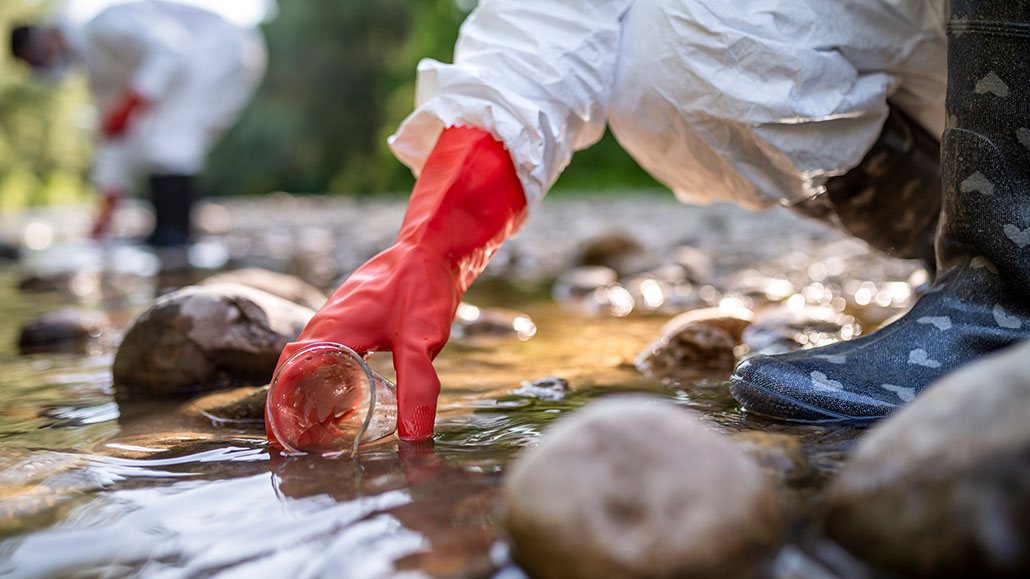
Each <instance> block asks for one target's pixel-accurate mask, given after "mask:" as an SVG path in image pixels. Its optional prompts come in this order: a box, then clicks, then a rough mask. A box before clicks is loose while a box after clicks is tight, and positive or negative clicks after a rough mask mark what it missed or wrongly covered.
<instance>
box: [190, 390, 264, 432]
mask: <svg viewBox="0 0 1030 579" xmlns="http://www.w3.org/2000/svg"><path fill="white" fill-rule="evenodd" d="M267 398H268V386H262V387H260V388H237V389H235V390H231V391H228V392H217V393H214V394H209V395H207V396H204V397H203V398H200V399H199V400H196V401H195V402H193V403H191V407H193V408H194V409H195V410H196V411H197V412H199V413H200V414H201V415H203V416H205V417H206V418H208V419H210V420H211V421H212V422H214V423H216V424H238V425H252V424H258V423H260V424H264V422H265V401H266V399H267Z"/></svg>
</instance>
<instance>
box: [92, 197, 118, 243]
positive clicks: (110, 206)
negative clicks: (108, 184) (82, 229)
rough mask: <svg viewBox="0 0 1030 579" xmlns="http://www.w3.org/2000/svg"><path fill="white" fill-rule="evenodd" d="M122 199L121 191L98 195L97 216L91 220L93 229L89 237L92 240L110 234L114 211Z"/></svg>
mask: <svg viewBox="0 0 1030 579" xmlns="http://www.w3.org/2000/svg"><path fill="white" fill-rule="evenodd" d="M121 199H122V193H121V191H117V190H108V191H103V192H101V193H100V202H99V203H98V205H97V215H96V217H94V218H93V229H92V230H91V231H90V237H92V238H93V239H98V240H99V239H104V238H105V237H107V235H108V234H109V233H110V232H111V222H112V219H113V217H114V212H115V209H117V208H118V203H119V202H120V201H121Z"/></svg>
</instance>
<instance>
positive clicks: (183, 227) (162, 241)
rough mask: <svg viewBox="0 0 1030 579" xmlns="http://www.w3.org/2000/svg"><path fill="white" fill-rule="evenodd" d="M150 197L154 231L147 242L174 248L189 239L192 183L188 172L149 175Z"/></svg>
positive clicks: (193, 197) (193, 196)
mask: <svg viewBox="0 0 1030 579" xmlns="http://www.w3.org/2000/svg"><path fill="white" fill-rule="evenodd" d="M149 185H150V199H151V201H152V202H153V204H154V230H153V232H152V233H151V234H150V236H149V237H147V240H146V241H147V245H151V246H154V247H176V246H183V245H187V244H189V242H190V240H191V239H192V231H193V229H192V225H191V224H192V220H191V215H192V209H193V202H194V200H195V199H196V184H195V180H194V177H193V176H192V175H151V176H150V179H149Z"/></svg>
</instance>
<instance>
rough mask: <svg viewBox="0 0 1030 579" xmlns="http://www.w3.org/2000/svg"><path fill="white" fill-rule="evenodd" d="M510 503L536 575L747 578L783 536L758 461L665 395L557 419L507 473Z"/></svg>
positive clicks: (508, 517) (775, 498) (520, 548)
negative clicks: (755, 461) (664, 399)
mask: <svg viewBox="0 0 1030 579" xmlns="http://www.w3.org/2000/svg"><path fill="white" fill-rule="evenodd" d="M504 497H505V522H506V525H507V529H508V532H509V534H510V535H511V539H512V548H513V553H514V555H515V557H516V560H517V561H518V562H519V563H520V564H521V565H522V566H523V568H524V569H525V570H526V571H528V572H529V574H530V575H532V576H534V577H543V578H550V577H554V578H562V579H575V578H596V577H606V578H620V577H656V578H657V577H747V576H751V575H752V574H753V573H754V572H755V571H756V569H757V568H758V567H759V566H760V564H761V563H762V561H763V560H764V559H765V558H766V557H767V556H769V555H770V553H771V552H772V551H773V550H774V548H775V547H776V546H777V545H778V544H779V543H780V541H781V539H782V537H783V521H782V514H781V507H780V495H779V493H778V491H777V488H776V486H775V485H774V484H772V482H771V480H770V479H768V478H767V476H766V475H765V474H764V473H763V472H762V471H761V469H760V468H759V467H758V465H757V464H755V463H754V462H753V461H752V460H751V459H750V458H749V457H747V456H745V455H744V453H743V452H742V451H741V450H739V449H738V448H737V447H736V446H735V445H734V444H733V443H732V442H730V441H729V440H727V439H726V438H725V437H723V436H721V435H719V434H718V433H716V432H714V431H712V430H710V429H709V428H707V427H706V426H704V425H703V424H701V423H700V422H699V421H698V420H696V419H695V418H694V417H693V416H692V415H691V413H690V412H689V411H687V410H685V409H683V408H679V407H676V406H674V405H672V404H669V403H667V402H665V401H663V400H661V399H658V398H648V397H627V396H617V397H610V398H607V399H605V400H602V401H600V402H596V403H593V404H591V405H590V406H588V407H586V408H585V409H583V410H580V411H577V412H576V413H575V414H574V415H573V416H571V417H570V418H568V419H565V420H563V421H561V422H559V423H558V424H557V425H555V426H554V427H553V428H551V429H550V430H548V432H547V433H546V434H545V436H544V439H543V441H542V442H541V444H540V446H539V447H537V448H535V449H532V450H529V451H527V452H526V453H525V454H524V455H522V456H521V457H519V458H518V459H517V460H516V461H515V463H514V464H513V465H512V467H511V470H510V472H509V474H508V477H507V479H506V481H505V485H504Z"/></svg>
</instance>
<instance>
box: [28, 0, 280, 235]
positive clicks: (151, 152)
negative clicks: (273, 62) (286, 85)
mask: <svg viewBox="0 0 1030 579" xmlns="http://www.w3.org/2000/svg"><path fill="white" fill-rule="evenodd" d="M11 49H12V53H13V55H14V56H15V57H16V58H17V59H19V60H21V61H23V62H25V63H27V64H28V65H29V66H31V67H32V68H33V69H34V70H36V71H38V72H40V73H43V74H46V75H48V76H54V77H59V76H61V75H62V74H63V72H64V71H65V70H66V69H67V68H68V67H70V66H74V65H81V66H82V67H83V68H84V69H85V71H86V73H87V76H88V80H89V87H90V92H91V93H92V96H93V99H94V101H95V104H96V106H97V108H98V110H99V113H100V118H99V127H98V133H97V139H98V142H97V147H96V153H95V157H94V162H93V171H92V175H91V181H92V183H93V185H94V187H95V188H96V189H97V190H98V192H99V193H100V197H101V199H100V205H99V209H98V212H97V215H96V218H95V220H94V224H93V229H92V232H91V233H92V235H93V237H95V238H102V237H104V236H106V235H107V234H108V233H109V230H110V227H111V219H112V216H113V214H114V210H115V208H116V206H117V204H118V201H119V199H121V198H122V197H123V196H124V195H126V194H128V193H129V192H130V191H131V190H132V187H133V184H134V182H136V181H137V180H138V179H140V178H146V180H147V183H148V186H149V191H150V198H151V201H152V203H153V205H154V215H155V225H154V230H153V232H152V233H151V234H150V236H149V237H148V238H147V240H146V241H147V243H148V244H150V245H152V246H155V247H175V246H184V245H186V244H188V243H189V241H190V237H191V227H190V223H191V208H192V206H193V202H194V200H195V198H196V184H195V176H196V174H197V173H198V172H199V171H200V170H201V168H202V167H203V165H204V159H205V157H206V156H207V153H208V151H209V150H210V149H211V147H212V146H213V145H214V143H215V142H216V140H217V139H218V137H219V136H220V135H222V134H223V133H224V132H225V131H226V130H227V129H228V128H229V127H230V126H232V124H233V123H234V122H235V121H236V119H237V118H238V117H239V115H240V112H241V111H242V110H243V108H244V106H246V104H247V103H248V101H249V100H250V97H251V96H252V95H253V93H254V91H255V89H256V88H257V86H258V84H259V83H260V81H261V78H262V76H263V74H264V70H265V64H266V51H265V46H264V41H263V39H262V38H261V36H260V34H259V33H258V32H257V31H256V30H254V29H245V28H240V27H237V26H234V25H232V24H230V23H228V22H227V21H225V20H224V19H223V18H222V17H221V16H219V15H217V14H215V13H213V12H210V11H207V10H204V9H201V8H198V7H195V6H186V5H182V4H177V3H173V2H161V1H155V0H148V1H140V2H132V3H127V4H118V5H114V6H110V7H108V8H106V9H104V10H103V11H102V12H100V13H99V14H98V15H97V16H95V17H94V18H92V19H90V20H88V21H87V22H85V23H82V24H77V23H73V22H72V21H71V20H70V19H58V21H57V22H56V23H55V24H54V25H48V26H20V27H17V28H15V29H14V30H13V31H12V34H11Z"/></svg>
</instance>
